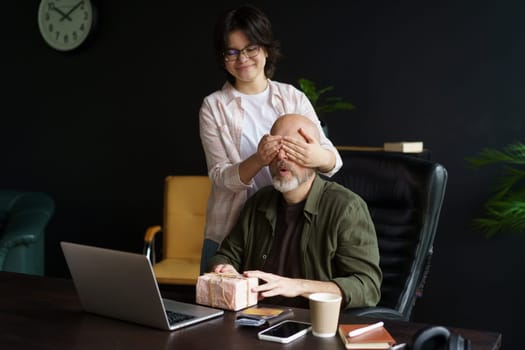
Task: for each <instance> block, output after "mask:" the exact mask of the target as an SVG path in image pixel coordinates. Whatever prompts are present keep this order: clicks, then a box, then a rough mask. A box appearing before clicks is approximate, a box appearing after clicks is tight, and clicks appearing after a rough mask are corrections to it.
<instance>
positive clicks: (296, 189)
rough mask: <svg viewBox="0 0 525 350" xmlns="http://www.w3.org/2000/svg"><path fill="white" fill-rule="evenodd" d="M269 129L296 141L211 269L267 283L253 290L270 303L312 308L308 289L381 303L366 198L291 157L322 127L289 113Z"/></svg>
mask: <svg viewBox="0 0 525 350" xmlns="http://www.w3.org/2000/svg"><path fill="white" fill-rule="evenodd" d="M270 133H271V135H276V136H282V137H283V139H285V140H289V141H290V143H288V144H289V146H285V144H284V143H283V144H282V145H281V148H280V150H279V152H278V154H277V156H276V157H275V158H274V159H273V160H272V161H271V162H270V165H269V167H270V173H271V175H272V178H273V187H272V186H267V187H264V188H262V189H260V190H259V191H258V192H257V193H255V194H254V195H253V196H252V197H251V198H250V199H249V200H248V201H247V202H246V204H245V205H244V208H243V209H242V211H241V215H240V217H239V220H238V221H237V223H236V225H235V226H234V228H233V230H232V231H231V232H230V234H229V235H228V236H227V237H226V238H225V240H224V241H223V242H222V245H221V247H220V249H219V251H218V252H217V254H216V255H215V256H214V257H213V258H212V259H211V260H210V263H209V266H210V267H211V270H212V271H214V272H217V273H238V271H244V275H245V276H247V277H257V278H259V279H260V280H262V281H264V282H266V283H263V284H260V285H259V286H258V287H256V288H255V289H254V291H256V292H258V293H259V298H260V299H264V298H269V299H265V303H266V302H274V303H279V304H283V305H292V306H299V307H308V300H307V298H308V296H309V295H310V294H312V293H315V292H330V293H336V294H339V295H342V297H343V302H342V307H343V308H347V307H364V306H375V305H376V304H377V302H378V301H379V299H380V284H381V279H382V274H381V270H380V268H379V250H378V246H377V237H376V233H375V229H374V225H373V223H372V220H371V218H370V214H369V212H368V208H367V206H366V203H365V202H364V201H363V200H362V199H361V198H360V197H359V196H358V195H356V194H355V193H353V192H351V191H350V190H348V189H347V188H345V187H343V186H341V185H339V184H336V183H334V182H329V181H326V180H323V179H322V178H321V177H319V176H318V175H317V171H316V169H313V168H311V167H308V166H305V165H300V159H298V160H297V161H294V162H292V161H290V160H289V159H288V158H289V157H293V156H295V155H296V154H298V153H300V152H299V151H300V150H301V148H304V146H305V145H306V144H309V143H319V132H318V128H317V127H316V126H315V125H314V124H313V122H312V121H310V120H309V119H308V118H306V117H303V116H301V115H295V114H289V115H284V116H282V117H280V118H278V119H277V120H276V121H275V123H274V124H273V126H272V129H271V131H270ZM307 135H314V137H313V138H312V137H308V136H307ZM290 298H293V299H290Z"/></svg>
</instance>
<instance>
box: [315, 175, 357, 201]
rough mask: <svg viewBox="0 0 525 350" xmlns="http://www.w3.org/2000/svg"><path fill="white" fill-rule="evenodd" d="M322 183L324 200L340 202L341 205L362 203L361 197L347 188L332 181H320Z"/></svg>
mask: <svg viewBox="0 0 525 350" xmlns="http://www.w3.org/2000/svg"><path fill="white" fill-rule="evenodd" d="M322 181H323V182H324V191H323V192H324V194H323V196H324V197H325V198H329V199H332V200H333V201H341V202H343V203H345V202H346V203H352V202H360V203H361V202H364V200H363V198H361V196H359V195H358V194H357V193H355V192H354V191H352V190H351V189H349V188H348V187H345V186H343V185H341V184H339V183H337V182H335V181H332V180H327V179H322Z"/></svg>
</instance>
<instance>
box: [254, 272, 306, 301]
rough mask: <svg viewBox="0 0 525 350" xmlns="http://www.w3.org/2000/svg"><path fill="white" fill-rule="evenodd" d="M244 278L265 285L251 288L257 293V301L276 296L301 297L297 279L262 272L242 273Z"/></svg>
mask: <svg viewBox="0 0 525 350" xmlns="http://www.w3.org/2000/svg"><path fill="white" fill-rule="evenodd" d="M244 276H246V277H257V278H258V279H260V280H263V281H265V282H266V283H264V284H260V285H258V286H257V287H255V288H253V289H252V290H253V291H254V292H258V293H259V300H261V299H264V298H269V297H274V296H276V295H282V296H285V297H289V298H293V297H296V296H298V295H301V285H300V283H299V282H298V281H300V280H297V279H292V278H287V277H282V276H279V275H274V274H273V273H267V272H262V271H258V270H256V271H244Z"/></svg>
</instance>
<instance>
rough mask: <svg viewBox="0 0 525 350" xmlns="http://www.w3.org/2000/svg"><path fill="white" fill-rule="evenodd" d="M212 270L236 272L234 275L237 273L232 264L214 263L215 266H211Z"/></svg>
mask: <svg viewBox="0 0 525 350" xmlns="http://www.w3.org/2000/svg"><path fill="white" fill-rule="evenodd" d="M213 272H215V273H232V274H236V275H238V274H239V273H238V272H237V270H235V268H234V267H233V266H232V265H230V264H219V265H215V267H214V268H213Z"/></svg>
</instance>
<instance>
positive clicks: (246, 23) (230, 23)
mask: <svg viewBox="0 0 525 350" xmlns="http://www.w3.org/2000/svg"><path fill="white" fill-rule="evenodd" d="M236 30H240V31H242V32H243V33H244V34H245V35H246V37H247V38H248V40H250V43H251V44H256V45H260V46H262V47H264V48H265V49H266V52H267V53H268V57H267V58H266V65H265V66H264V73H265V75H266V77H267V78H272V77H273V73H274V72H275V68H276V62H277V60H278V59H279V57H280V56H281V52H280V50H279V49H280V47H279V42H278V41H277V40H274V39H273V33H272V24H271V23H270V20H269V19H268V17H267V16H266V15H265V14H264V13H263V12H262V11H261V10H259V9H258V8H256V7H254V6H251V5H244V6H241V7H238V8H236V9H233V10H229V11H227V12H225V13H224V14H223V15H222V16H221V17H220V18H219V20H218V21H217V23H216V25H215V32H214V47H215V59H216V60H217V64H218V65H219V67H221V68H222V69H224V70H225V72H226V79H228V81H229V82H230V83H232V84H234V83H235V77H234V76H232V75H231V74H230V73H228V71H226V69H225V67H224V56H223V53H224V51H225V50H226V49H227V48H228V47H227V45H228V38H229V35H230V33H231V32H233V31H236Z"/></svg>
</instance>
